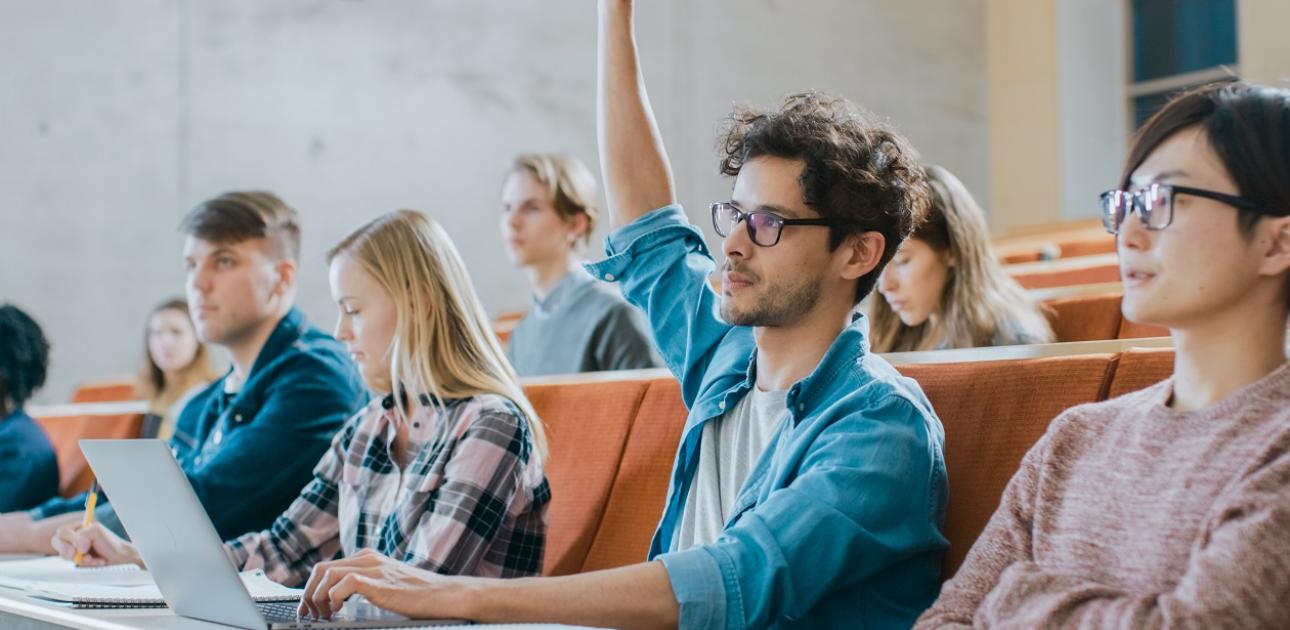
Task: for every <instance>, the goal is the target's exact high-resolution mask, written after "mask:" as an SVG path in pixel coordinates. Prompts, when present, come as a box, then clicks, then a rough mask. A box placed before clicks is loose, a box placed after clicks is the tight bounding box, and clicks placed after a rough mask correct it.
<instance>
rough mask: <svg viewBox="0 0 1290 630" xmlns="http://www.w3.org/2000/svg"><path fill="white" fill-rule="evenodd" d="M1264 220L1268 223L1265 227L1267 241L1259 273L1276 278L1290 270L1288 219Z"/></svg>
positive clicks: (1289, 228) (1289, 221)
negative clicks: (1266, 228) (1266, 229)
mask: <svg viewBox="0 0 1290 630" xmlns="http://www.w3.org/2000/svg"><path fill="white" fill-rule="evenodd" d="M1265 220H1267V221H1269V222H1270V225H1269V226H1267V227H1268V228H1269V231H1268V236H1269V239H1268V244H1267V247H1266V248H1265V250H1264V252H1263V261H1262V263H1261V264H1260V265H1259V271H1260V272H1261V273H1264V274H1266V275H1269V276H1276V275H1280V274H1282V273H1285V271H1286V270H1287V269H1290V217H1277V218H1273V219H1265Z"/></svg>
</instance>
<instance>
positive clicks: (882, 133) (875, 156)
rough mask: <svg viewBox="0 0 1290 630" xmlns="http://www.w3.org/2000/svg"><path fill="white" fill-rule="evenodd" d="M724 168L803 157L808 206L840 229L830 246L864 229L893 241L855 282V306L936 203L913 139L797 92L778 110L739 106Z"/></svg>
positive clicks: (851, 108)
mask: <svg viewBox="0 0 1290 630" xmlns="http://www.w3.org/2000/svg"><path fill="white" fill-rule="evenodd" d="M719 142H720V147H721V151H722V153H723V154H724V155H723V157H722V158H721V166H720V171H721V173H722V174H723V175H729V176H731V177H734V176H737V175H738V174H739V171H740V169H742V168H743V165H744V164H747V163H748V161H749V160H752V159H755V158H758V157H763V156H771V157H778V158H783V159H790V160H801V161H802V162H803V164H804V166H803V168H802V175H801V178H800V179H799V180H798V181H799V183H801V185H802V202H803V203H804V204H806V206H807V207H809V208H811V209H813V210H815V211H816V212H818V213H819V214H820V216H821V217H824V218H826V219H832V220H834V221H836V222H837V225H834V226H831V227H830V228H829V247H830V248H831V249H837V247H838V246H839V245H841V244H842V241H843V240H844V239H845V238H846V237H847V236H850V235H851V234H855V233H858V232H870V231H872V232H878V233H880V234H882V235H883V238H884V239H885V240H886V244H885V245H884V247H883V251H882V258H881V259H879V261H878V266H877V267H874V269H873V270H872V271H870V272H869V273H867V274H865V275H864V276H861V277H860V279H859V280H858V281H857V282H856V294H855V301H856V302H857V303H859V302H860V300H862V299H864V297H865V296H866V295H868V294H869V292H870V291H872V290H873V287H874V285H875V284H877V282H878V276H879V275H881V274H882V269H883V267H886V266H887V262H888V261H890V260H891V258H892V256H894V255H895V253H896V248H898V247H899V246H900V243H901V241H903V240H905V238H906V237H907V236H909V233H910V231H911V230H912V229H913V227H914V223H915V222H916V219H917V217H919V216H922V214H923V211H924V210H925V209H926V208H927V205H928V203H929V199H930V195H931V192H930V189H929V188H928V186H927V181H926V175H925V174H924V172H923V167H922V165H921V164H920V162H919V159H918V154H917V152H916V151H915V150H914V147H913V146H912V145H911V144H910V143H909V141H908V140H906V139H905V138H904V136H901V135H900V134H899V133H897V132H896V131H895V130H894V129H892V128H891V127H889V126H887V125H885V124H883V123H880V122H877V121H875V120H873V116H872V115H871V114H869V113H867V112H865V111H863V110H861V109H860V108H858V107H856V106H855V105H854V104H853V103H851V102H850V101H848V100H847V99H845V98H840V97H835V96H828V95H824V94H820V93H818V92H804V93H801V94H792V95H790V96H788V97H786V98H785V99H784V105H783V106H782V107H781V108H780V109H779V111H777V112H767V111H761V110H756V109H752V108H747V107H737V108H736V109H735V111H734V112H733V113H732V114H731V115H730V118H729V120H728V121H727V124H726V129H725V131H724V133H723V134H722V136H721V139H720V141H719Z"/></svg>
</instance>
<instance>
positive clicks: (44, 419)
mask: <svg viewBox="0 0 1290 630" xmlns="http://www.w3.org/2000/svg"><path fill="white" fill-rule="evenodd" d="M35 419H36V422H37V423H39V424H40V426H41V428H43V429H44V430H45V433H46V434H48V435H49V441H50V442H53V444H54V453H55V455H56V456H57V457H58V491H59V493H60V494H62V495H63V496H65V497H70V496H73V495H75V494H77V493H79V492H84V491H85V490H88V489H89V487H90V483H91V482H92V481H93V480H94V472H93V471H91V470H90V466H89V463H88V462H86V461H85V455H83V454H82V453H81V447H80V441H81V440H84V439H125V438H137V437H139V431H140V430H141V429H142V428H143V414H142V413H116V414H76V415H62V416H36V418H35Z"/></svg>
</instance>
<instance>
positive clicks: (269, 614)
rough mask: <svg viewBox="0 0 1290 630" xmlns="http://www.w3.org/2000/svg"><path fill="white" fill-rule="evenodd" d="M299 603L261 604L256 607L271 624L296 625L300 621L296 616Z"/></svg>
mask: <svg viewBox="0 0 1290 630" xmlns="http://www.w3.org/2000/svg"><path fill="white" fill-rule="evenodd" d="M299 605H300V604H299V603H298V602H260V603H258V604H256V607H258V608H259V609H260V614H261V615H264V619H265V620H266V621H268V622H269V623H294V622H295V621H297V620H298V619H299V615H297V614H296V610H297V608H296V607H297V606H299Z"/></svg>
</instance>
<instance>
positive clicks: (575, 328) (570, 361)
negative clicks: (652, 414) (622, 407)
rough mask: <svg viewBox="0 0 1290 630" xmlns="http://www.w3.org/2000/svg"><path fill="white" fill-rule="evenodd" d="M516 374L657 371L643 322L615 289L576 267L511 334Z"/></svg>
mask: <svg viewBox="0 0 1290 630" xmlns="http://www.w3.org/2000/svg"><path fill="white" fill-rule="evenodd" d="M506 354H507V358H509V359H510V360H511V364H512V365H514V366H515V371H516V372H517V373H518V374H519V375H520V376H543V375H549V374H574V373H578V372H599V371H603V370H634V369H642V368H652V367H660V366H662V364H663V362H662V361H661V360H660V359H659V358H658V355H657V354H655V352H654V342H653V340H652V339H651V337H650V334H649V331H648V330H647V329H646V327H645V319H644V317H643V316H642V315H641V313H640V311H638V310H637V309H636V308H635V307H633V306H632V305H631V304H628V303H627V301H626V300H624V299H623V297H622V296H621V295H619V293H618V289H617V288H615V287H612V286H610V285H607V284H604V283H602V282H600V281H599V280H596V279H595V278H593V277H591V274H589V273H587V272H586V271H584V270H583V269H581V268H578V269H574V270H573V271H570V272H569V273H568V274H566V275H565V277H564V278H563V279H561V280H560V282H559V283H558V284H556V286H555V288H554V289H552V290H551V293H550V294H548V295H547V296H546V299H544V300H541V301H539V300H534V301H533V308H531V309H529V312H528V313H526V314H525V315H524V319H521V320H520V322H519V323H518V324H516V326H515V330H513V331H511V340H510V345H508V346H507V348H506Z"/></svg>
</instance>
